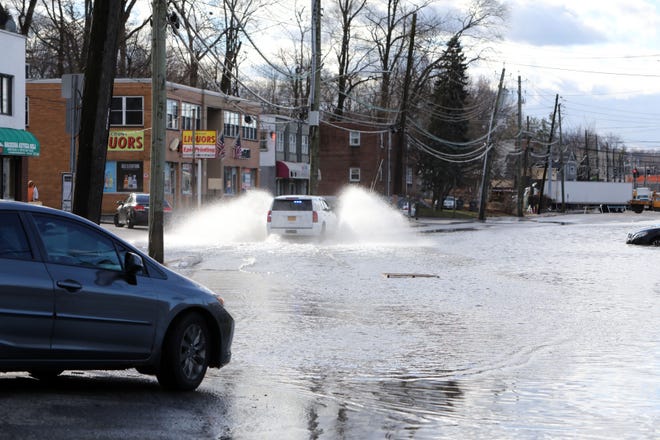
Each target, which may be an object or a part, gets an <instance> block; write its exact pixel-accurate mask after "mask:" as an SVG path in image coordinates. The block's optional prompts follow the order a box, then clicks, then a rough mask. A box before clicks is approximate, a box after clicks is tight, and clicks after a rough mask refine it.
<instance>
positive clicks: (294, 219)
mask: <svg viewBox="0 0 660 440" xmlns="http://www.w3.org/2000/svg"><path fill="white" fill-rule="evenodd" d="M287 220H289V221H290V222H295V221H296V216H295V215H290V216H288V217H287Z"/></svg>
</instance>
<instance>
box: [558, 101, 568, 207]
mask: <svg viewBox="0 0 660 440" xmlns="http://www.w3.org/2000/svg"><path fill="white" fill-rule="evenodd" d="M557 111H558V112H559V170H560V171H561V212H566V193H565V187H566V173H565V172H564V171H565V169H564V150H563V148H562V145H563V139H562V132H561V104H559V108H558V109H557Z"/></svg>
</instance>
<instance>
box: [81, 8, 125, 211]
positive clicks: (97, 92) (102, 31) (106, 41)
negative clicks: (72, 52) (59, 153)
mask: <svg viewBox="0 0 660 440" xmlns="http://www.w3.org/2000/svg"><path fill="white" fill-rule="evenodd" d="M122 4H123V2H122V1H120V0H96V1H95V2H94V12H93V15H92V30H91V34H90V39H89V40H90V46H89V52H88V53H87V62H86V65H85V87H84V91H83V100H82V110H81V118H80V127H81V129H80V137H79V139H78V146H79V148H78V160H77V165H76V177H75V194H74V197H73V212H74V213H75V214H78V215H80V216H82V217H85V218H87V219H89V220H91V221H93V222H95V223H100V222H101V203H102V200H103V183H104V182H103V177H104V176H105V159H106V153H107V151H108V109H109V108H110V103H111V100H112V89H113V86H114V81H115V67H116V64H117V46H118V35H119V33H120V27H121V15H122V13H123V8H122Z"/></svg>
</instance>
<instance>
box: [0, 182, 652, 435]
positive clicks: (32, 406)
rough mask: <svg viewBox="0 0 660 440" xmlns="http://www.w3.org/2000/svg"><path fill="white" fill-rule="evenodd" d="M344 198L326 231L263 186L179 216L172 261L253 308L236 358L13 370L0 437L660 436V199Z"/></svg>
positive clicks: (0, 395)
mask: <svg viewBox="0 0 660 440" xmlns="http://www.w3.org/2000/svg"><path fill="white" fill-rule="evenodd" d="M339 201H340V208H339V214H340V218H341V227H340V230H339V231H338V233H337V235H336V236H334V237H332V238H329V239H327V240H325V241H323V242H321V243H317V242H291V241H282V240H280V239H278V238H277V237H267V236H266V232H265V218H266V211H267V210H268V206H269V203H270V196H268V195H265V194H261V193H252V194H250V195H249V196H246V197H244V198H239V199H236V200H234V201H232V202H230V203H225V204H222V205H217V206H211V207H208V208H205V209H203V210H202V211H200V212H199V213H197V214H195V215H192V216H191V217H189V218H187V219H186V221H185V222H183V223H180V224H178V225H175V226H174V227H173V228H171V229H168V230H167V233H166V236H165V247H166V249H165V257H166V260H167V261H166V262H167V263H168V265H170V266H171V267H172V268H174V269H175V270H177V271H179V272H181V273H183V274H186V275H188V276H190V277H192V278H193V279H195V280H197V281H200V282H202V283H203V284H205V285H207V286H208V287H210V288H212V289H213V290H215V291H217V292H220V293H221V294H222V295H223V296H224V298H225V301H226V307H227V309H228V310H229V311H230V312H231V314H232V315H233V317H234V319H235V321H236V330H235V335H234V345H233V358H232V361H231V363H230V364H229V365H227V366H226V367H224V368H223V369H221V370H215V369H212V370H209V372H208V373H207V377H206V379H205V380H204V382H203V383H202V385H201V386H200V388H199V389H198V390H197V391H196V392H193V393H168V392H165V391H163V390H162V389H161V388H160V387H159V386H158V384H157V382H156V380H155V378H152V377H149V376H143V375H140V374H138V373H137V372H136V371H135V370H127V371H117V372H115V371H89V372H82V371H66V372H65V373H64V374H63V375H62V376H61V377H60V378H58V380H57V381H55V382H54V383H44V382H41V381H37V380H34V379H32V378H30V377H29V376H27V374H26V373H3V374H0V412H1V413H2V414H3V417H2V419H1V420H0V438H1V439H5V438H6V439H15V438H23V439H42V438H45V437H48V438H49V439H53V440H54V439H69V438H99V439H101V438H103V439H115V438H121V439H123V440H128V439H150V438H158V439H176V440H178V439H184V438H185V439H188V438H191V439H192V438H194V439H223V440H226V439H249V440H252V439H255V440H262V439H280V438H284V439H287V440H289V439H294V440H295V439H333V440H334V439H360V440H362V439H422V440H424V439H463V438H466V439H494V438H497V439H539V438H543V439H545V438H547V439H556V438H560V439H573V438H574V439H585V438H587V439H621V438H626V439H655V438H659V437H660V432H659V431H660V325H659V324H658V316H660V274H659V272H658V270H657V269H656V267H657V265H658V261H659V259H660V248H646V247H637V246H628V245H626V244H625V237H626V234H627V233H628V232H629V231H634V230H637V229H641V228H642V227H644V226H647V225H652V224H656V223H658V224H660V213H647V212H645V213H643V214H640V215H637V214H634V213H622V214H578V215H565V216H554V217H552V216H550V217H534V218H531V219H530V218H527V219H525V220H523V221H519V220H517V219H514V218H501V219H489V220H488V221H487V222H485V223H471V222H467V223H455V224H447V222H446V221H440V222H433V221H427V220H420V221H419V222H416V221H409V220H407V219H405V218H403V217H402V216H401V215H400V214H399V213H398V212H395V211H394V210H392V209H390V208H389V207H388V206H387V205H386V204H384V203H383V202H382V201H380V200H379V199H376V198H374V197H373V196H370V195H368V194H366V193H362V192H359V191H356V192H350V193H347V194H345V195H344V196H342V197H340V200H339ZM106 227H107V228H108V229H110V230H112V231H114V232H117V233H119V234H120V235H122V236H123V237H125V238H126V239H128V240H129V241H132V242H134V243H136V244H137V245H138V246H139V247H141V248H146V247H147V243H146V240H147V235H148V234H147V230H146V229H145V228H135V229H133V230H129V229H127V228H121V229H119V228H115V227H114V226H112V225H106ZM387 274H390V277H387ZM410 274H418V275H423V276H416V277H412V276H409V275H410Z"/></svg>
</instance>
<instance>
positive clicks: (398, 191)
mask: <svg viewBox="0 0 660 440" xmlns="http://www.w3.org/2000/svg"><path fill="white" fill-rule="evenodd" d="M416 28H417V13H413V16H412V25H411V27H410V43H409V44H408V60H407V62H406V76H405V78H404V81H403V97H402V98H401V114H400V116H399V118H400V119H399V148H397V150H396V152H395V155H394V164H395V165H394V194H395V195H403V194H407V193H408V191H407V189H408V185H407V183H406V178H407V175H406V174H407V168H408V136H406V119H407V118H408V94H409V92H410V90H409V86H410V82H411V77H412V65H413V60H412V58H413V55H414V50H415V32H416Z"/></svg>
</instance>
